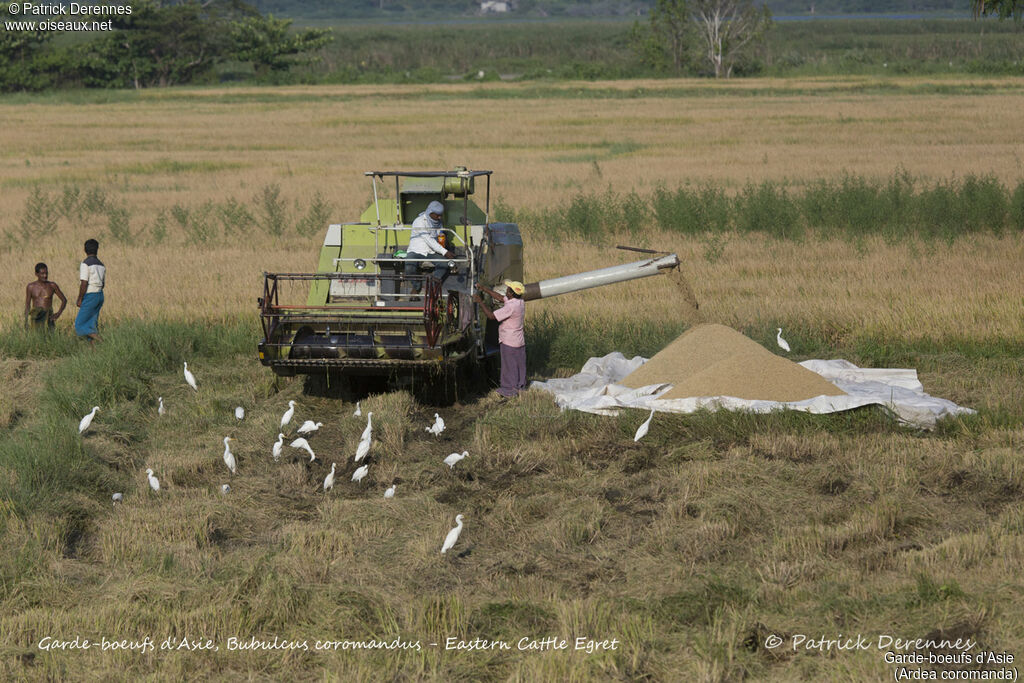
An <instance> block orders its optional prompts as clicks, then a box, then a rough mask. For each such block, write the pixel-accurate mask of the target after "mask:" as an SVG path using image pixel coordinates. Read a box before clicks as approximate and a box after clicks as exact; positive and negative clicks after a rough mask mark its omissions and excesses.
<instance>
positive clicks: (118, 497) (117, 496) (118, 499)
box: [110, 493, 124, 505]
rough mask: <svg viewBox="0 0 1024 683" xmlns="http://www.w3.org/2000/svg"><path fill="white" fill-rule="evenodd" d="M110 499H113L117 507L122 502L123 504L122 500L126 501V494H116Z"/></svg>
mask: <svg viewBox="0 0 1024 683" xmlns="http://www.w3.org/2000/svg"><path fill="white" fill-rule="evenodd" d="M110 499H111V500H112V501H114V505H117V504H118V503H120V502H121V501H122V500H124V494H123V493H115V494H114V495H112V496H111V497H110Z"/></svg>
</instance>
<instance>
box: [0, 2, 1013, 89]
mask: <svg viewBox="0 0 1024 683" xmlns="http://www.w3.org/2000/svg"><path fill="white" fill-rule="evenodd" d="M178 7H179V8H188V7H192V10H193V11H196V10H195V8H194V7H193V4H191V3H186V4H184V5H180V6H178ZM167 11H170V10H169V9H168V10H167ZM174 11H176V12H184V11H185V9H177V10H174ZM2 14H3V12H0V15H2ZM227 16H231V15H227ZM227 16H226V17H225V18H222V19H218V20H217V21H219V22H221V24H217V23H214V24H212V25H210V26H209V27H207V28H206V29H204V32H198V29H190V30H189V31H184V30H180V31H179V30H172V28H173V27H171V26H170V24H168V22H171V21H172V19H173V20H174V21H178V22H181V21H184V19H181V18H180V17H179V18H177V19H174V18H173V17H162V15H160V16H152V17H151V16H150V15H149V14H147V13H145V12H140V13H139V15H138V16H137V17H135V18H133V19H132V22H134V23H132V24H131V25H130V26H129V25H126V26H124V27H123V28H121V29H118V30H117V31H114V32H111V33H109V34H103V35H101V36H100V37H99V38H98V39H97V40H94V41H91V42H90V41H84V42H83V41H77V42H71V43H68V42H67V41H65V40H63V39H61V40H57V38H58V37H59V36H53V35H50V34H45V33H36V34H27V33H25V34H23V35H22V34H18V35H15V33H17V32H8V33H7V34H5V36H4V38H3V39H2V40H0V54H2V55H6V56H7V59H0V84H3V85H2V86H0V89H2V90H4V91H7V92H21V91H37V90H42V89H47V88H74V87H81V86H86V87H102V88H125V87H149V86H158V85H170V84H174V83H184V82H194V83H215V82H233V81H257V82H264V83H436V82H447V81H451V80H468V81H483V82H488V81H495V80H498V79H499V78H500V79H522V80H553V79H588V80H598V79H622V78H640V77H663V76H677V75H683V76H712V75H714V74H715V65H714V63H713V62H712V61H709V59H708V58H707V56H706V54H705V53H706V50H703V49H702V48H700V47H699V44H698V42H697V41H696V39H695V37H694V35H693V31H692V28H693V27H686V30H685V31H684V32H683V34H681V35H679V36H678V38H679V42H678V45H677V47H676V49H672V48H669V49H666V48H665V47H664V46H665V44H666V43H665V41H666V40H670V39H671V36H672V35H673V32H672V30H671V29H670V28H666V29H664V30H659V33H658V35H659V36H660V37H659V38H658V40H657V41H654V40H653V36H651V34H650V32H649V31H648V30H647V23H648V22H647V21H646V20H644V22H643V23H640V22H639V21H634V22H628V21H622V20H619V21H609V20H573V21H566V20H550V21H537V22H512V23H509V22H500V21H494V22H475V23H471V24H458V23H436V24H428V25H405V24H390V25H362V24H352V23H348V24H341V25H333V26H331V28H330V35H331V36H333V37H334V40H332V41H330V42H329V43H328V42H327V40H328V35H327V33H326V32H325V30H322V29H310V30H305V29H303V30H298V29H295V28H294V27H290V26H288V21H286V20H281V19H277V18H274V17H273V16H270V17H259V16H242V17H239V18H235V19H230V20H229V19H228V18H227ZM198 25H199V26H206V23H203V22H199V23H198ZM23 33H24V32H23ZM167 36H175V41H174V42H168V41H169V39H168V38H167ZM119 41H120V42H119ZM211 41H212V42H211ZM122 44H128V45H130V46H131V50H129V51H125V50H124V49H123V47H121V46H122ZM745 47H746V48H747V49H745V50H743V51H742V52H736V53H735V54H734V57H735V59H734V60H733V62H732V68H733V72H732V73H733V74H734V75H736V76H789V75H800V76H811V75H839V74H873V75H887V74H904V73H915V74H939V73H956V74H962V73H972V74H991V75H998V74H1006V75H1020V74H1024V41H1021V40H1020V27H1019V26H1018V25H1017V24H1014V23H1012V22H997V21H994V20H992V21H988V20H982V21H972V20H966V19H960V20H945V19H929V20H919V21H886V20H879V19H866V20H859V19H851V20H815V21H791V22H778V23H775V24H774V26H773V29H772V30H771V31H769V32H768V33H767V34H766V35H765V36H764V40H763V41H761V42H758V43H757V44H756V45H754V46H752V44H748V45H747V46H745ZM197 50H198V51H201V52H202V58H201V59H199V58H198V57H197V56H196V55H195V54H193V52H195V51H197ZM161 55H165V56H161ZM723 63H724V62H723ZM73 97H84V96H82V95H73ZM96 97H99V96H98V95H97V96H88V97H86V100H87V101H95V98H96ZM103 97H105V98H106V99H104V100H103V101H111V98H113V99H115V100H116V99H117V98H116V96H113V95H103Z"/></svg>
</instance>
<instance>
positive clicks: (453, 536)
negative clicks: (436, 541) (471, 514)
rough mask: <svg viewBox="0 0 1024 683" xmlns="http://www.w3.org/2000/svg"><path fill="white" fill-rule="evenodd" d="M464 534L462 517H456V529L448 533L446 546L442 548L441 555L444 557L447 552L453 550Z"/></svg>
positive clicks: (445, 541) (445, 540)
mask: <svg viewBox="0 0 1024 683" xmlns="http://www.w3.org/2000/svg"><path fill="white" fill-rule="evenodd" d="M461 533H462V515H455V527H454V528H453V529H452V530H451V531H449V532H448V535H447V536H445V539H444V545H442V546H441V554H442V555H444V554H445V553H446V552H448V551H449V550H451V549H452V546H453V545H455V542H456V541H458V540H459V534H461Z"/></svg>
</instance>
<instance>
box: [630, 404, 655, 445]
mask: <svg viewBox="0 0 1024 683" xmlns="http://www.w3.org/2000/svg"><path fill="white" fill-rule="evenodd" d="M653 419H654V411H653V410H652V411H651V414H650V415H648V416H647V420H646V421H645V422H644V423H643V424H642V425H640V426H639V427H637V429H636V436H634V437H633V441H639V440H640V439H642V438H644V437H645V436H647V430H649V429H650V428H651V420H653Z"/></svg>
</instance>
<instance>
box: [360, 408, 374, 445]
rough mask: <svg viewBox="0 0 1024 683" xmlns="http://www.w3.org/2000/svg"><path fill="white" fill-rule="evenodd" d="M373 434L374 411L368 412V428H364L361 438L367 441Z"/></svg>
mask: <svg viewBox="0 0 1024 683" xmlns="http://www.w3.org/2000/svg"><path fill="white" fill-rule="evenodd" d="M371 434H373V412H369V413H367V414H366V429H364V430H363V435H362V436H361V437H359V438H360V439H362V440H363V441H366V440H367V439H369V438H370V435H371Z"/></svg>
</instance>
